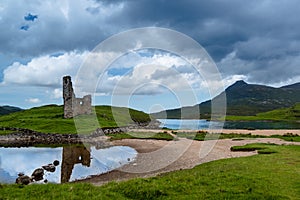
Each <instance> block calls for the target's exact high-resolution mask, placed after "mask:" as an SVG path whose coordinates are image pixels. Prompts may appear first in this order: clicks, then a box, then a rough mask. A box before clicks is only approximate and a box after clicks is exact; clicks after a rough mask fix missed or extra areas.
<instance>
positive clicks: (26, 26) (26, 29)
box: [20, 24, 29, 31]
mask: <svg viewBox="0 0 300 200" xmlns="http://www.w3.org/2000/svg"><path fill="white" fill-rule="evenodd" d="M20 29H21V30H24V31H28V29H29V25H28V24H26V25H23V26H21V27H20Z"/></svg>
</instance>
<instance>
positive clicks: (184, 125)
mask: <svg viewBox="0 0 300 200" xmlns="http://www.w3.org/2000/svg"><path fill="white" fill-rule="evenodd" d="M159 121H160V122H161V125H160V127H161V128H162V127H166V128H170V129H184V130H185V129H188V130H201V129H208V128H209V127H211V128H215V129H217V128H225V129H300V123H287V122H263V121H252V122H251V121H250V122H249V121H248V122H246V121H245V122H225V123H224V126H223V124H222V123H220V122H215V121H207V120H203V119H200V120H197V119H195V120H194V119H159Z"/></svg>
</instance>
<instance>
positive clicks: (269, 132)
mask: <svg viewBox="0 0 300 200" xmlns="http://www.w3.org/2000/svg"><path fill="white" fill-rule="evenodd" d="M131 131H132V132H162V131H168V132H171V131H175V132H191V133H192V132H197V131H207V132H208V133H224V134H230V133H236V134H251V135H264V136H271V135H284V134H287V133H292V134H298V135H300V129H255V130H247V129H201V130H164V129H132V130H131Z"/></svg>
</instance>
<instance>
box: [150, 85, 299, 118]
mask: <svg viewBox="0 0 300 200" xmlns="http://www.w3.org/2000/svg"><path fill="white" fill-rule="evenodd" d="M222 95H226V98H227V115H239V116H246V115H247V116H248V115H256V114H258V113H262V112H267V111H271V110H274V109H279V108H288V107H291V106H293V105H295V104H296V103H297V102H300V83H296V84H293V85H287V86H284V87H281V88H274V87H270V86H265V85H256V84H247V83H246V82H244V81H237V82H235V83H234V84H233V85H231V86H229V87H228V88H226V90H225V91H224V92H222V93H221V94H220V95H218V96H216V97H215V98H213V101H218V99H220V98H221V96H222ZM198 109H200V116H199V114H198V113H197V110H198ZM181 112H184V113H189V116H186V117H185V118H190V119H197V118H199V117H201V118H210V112H211V100H209V101H206V102H202V103H200V104H197V105H194V106H190V107H183V108H177V109H172V110H166V111H162V112H158V113H152V114H151V115H152V116H153V117H155V118H166V114H167V118H170V119H179V118H181Z"/></svg>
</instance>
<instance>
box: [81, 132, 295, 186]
mask: <svg viewBox="0 0 300 200" xmlns="http://www.w3.org/2000/svg"><path fill="white" fill-rule="evenodd" d="M136 131H137V132H160V131H162V130H143V129H139V130H136ZM181 131H183V132H186V131H184V130H181ZM168 132H169V133H170V134H172V133H171V131H168ZM222 133H242V134H249V133H251V134H253V135H272V134H273V135H274V134H275V135H276V134H277V135H282V134H285V133H293V134H300V130H226V129H223V130H222ZM249 143H274V144H279V145H300V142H286V141H283V140H280V139H277V138H257V139H245V140H231V139H224V140H211V141H193V140H189V139H185V138H180V139H178V140H174V141H164V140H147V139H123V140H116V141H113V145H116V146H130V147H132V148H134V149H135V150H136V151H137V152H138V155H137V157H136V159H135V160H134V161H132V162H130V163H129V164H127V165H124V166H122V167H120V168H119V169H117V170H113V171H111V172H109V173H106V174H102V175H98V176H93V177H91V178H89V179H85V180H82V182H90V183H93V184H95V185H102V184H105V183H108V182H110V181H123V180H129V179H132V178H137V177H153V176H157V175H160V174H163V173H167V172H171V171H177V170H182V169H190V168H193V167H195V166H197V165H199V164H202V163H206V162H210V161H214V160H219V159H226V158H234V157H242V156H252V155H255V154H257V152H256V151H252V152H232V151H231V150H230V148H231V147H232V146H240V145H245V144H249Z"/></svg>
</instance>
